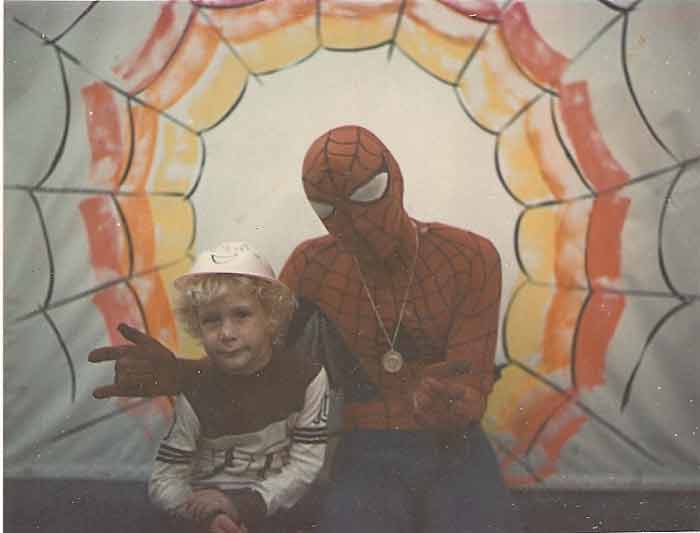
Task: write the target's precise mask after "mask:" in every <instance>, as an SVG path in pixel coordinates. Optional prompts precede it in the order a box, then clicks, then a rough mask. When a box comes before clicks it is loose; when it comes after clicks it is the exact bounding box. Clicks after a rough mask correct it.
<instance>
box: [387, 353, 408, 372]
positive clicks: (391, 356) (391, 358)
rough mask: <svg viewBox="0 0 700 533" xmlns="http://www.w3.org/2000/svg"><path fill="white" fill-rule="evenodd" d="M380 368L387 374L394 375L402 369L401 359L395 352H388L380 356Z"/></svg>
mask: <svg viewBox="0 0 700 533" xmlns="http://www.w3.org/2000/svg"><path fill="white" fill-rule="evenodd" d="M382 366H383V367H384V370H386V371H387V372H389V374H396V373H397V372H398V371H399V370H401V367H403V357H402V356H401V354H400V353H399V352H397V351H396V350H389V351H388V352H386V353H385V354H384V355H383V356H382Z"/></svg>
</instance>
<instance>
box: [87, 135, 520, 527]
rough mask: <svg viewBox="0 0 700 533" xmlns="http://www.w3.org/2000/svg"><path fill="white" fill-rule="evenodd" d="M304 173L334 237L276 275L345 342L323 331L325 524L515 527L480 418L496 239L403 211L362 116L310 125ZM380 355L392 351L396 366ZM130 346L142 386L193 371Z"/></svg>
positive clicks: (496, 276)
mask: <svg viewBox="0 0 700 533" xmlns="http://www.w3.org/2000/svg"><path fill="white" fill-rule="evenodd" d="M302 175H303V184H304V189H305V191H306V194H307V197H308V198H309V201H310V202H311V205H312V206H313V208H314V210H315V211H316V213H317V214H318V216H319V217H320V218H321V220H322V222H323V223H324V225H325V226H326V228H327V229H328V231H329V235H326V236H324V237H320V238H316V239H311V240H308V241H305V242H303V243H301V244H300V245H299V246H298V247H297V248H296V249H295V250H294V252H293V253H292V254H291V256H290V257H289V259H288V260H287V262H286V264H285V266H284V267H283V269H282V272H281V274H280V279H281V280H282V281H284V282H285V283H286V284H287V285H288V286H289V287H290V288H291V289H292V290H293V291H295V293H296V294H297V295H298V296H299V297H300V298H301V300H302V302H305V301H307V302H308V301H311V302H313V303H315V304H316V305H318V306H319V307H320V309H321V310H322V311H323V313H324V314H325V315H326V316H327V317H328V318H330V320H331V322H332V323H335V325H336V326H337V328H338V330H339V331H340V334H341V335H342V338H343V339H344V341H345V345H346V346H347V349H346V348H345V347H342V346H339V345H338V344H337V343H335V344H333V343H332V342H331V343H329V344H327V345H328V346H330V345H333V346H334V348H332V349H326V350H325V353H324V354H322V356H323V357H325V360H326V366H327V368H328V370H329V374H330V377H331V382H332V383H334V384H335V386H336V387H338V386H339V387H340V388H341V390H342V391H343V394H344V399H345V401H344V408H343V422H344V430H345V432H344V435H343V438H342V439H341V443H340V446H339V448H338V450H337V453H336V456H335V460H334V468H333V478H334V483H333V485H332V487H331V489H330V490H329V491H328V493H327V497H326V504H325V512H324V516H323V520H322V523H321V531H328V532H331V533H338V532H343V531H367V532H373V531H376V532H392V531H395V532H414V531H425V532H451V531H454V532H457V531H517V530H518V529H519V527H518V525H517V523H516V522H517V518H516V517H513V516H512V515H511V513H510V496H509V494H508V492H507V490H506V488H505V486H504V485H503V482H502V479H501V477H500V472H499V470H498V465H497V461H496V458H495V455H494V453H493V450H492V449H491V447H490V445H489V443H488V441H487V440H486V438H485V437H484V435H483V432H482V431H481V428H480V426H479V420H480V419H481V417H482V415H483V412H484V409H485V406H486V397H487V395H488V394H489V392H490V390H491V388H492V385H493V381H494V352H495V346H496V339H497V329H498V315H499V303H500V294H501V269H500V259H499V256H498V253H497V252H496V249H495V248H494V247H493V245H492V244H491V243H490V242H489V241H488V240H487V239H485V238H483V237H480V236H478V235H475V234H473V233H470V232H468V231H465V230H462V229H458V228H454V227H450V226H447V225H444V224H440V223H425V222H420V221H417V220H414V219H412V218H411V217H410V216H409V215H408V214H407V213H406V211H405V210H404V207H403V177H402V175H401V171H400V169H399V166H398V164H397V162H396V160H395V159H394V157H393V156H392V154H391V152H390V151H389V150H388V149H387V148H386V146H384V144H383V143H382V142H381V141H380V140H379V139H378V138H377V137H376V136H375V135H374V134H372V133H371V132H370V131H368V130H366V129H364V128H361V127H359V126H342V127H339V128H335V129H333V130H331V131H329V132H327V133H325V134H324V135H322V136H321V137H319V138H318V139H317V140H316V141H315V142H314V143H313V144H312V145H311V147H310V148H309V150H308V152H307V154H306V157H305V159H304V163H303V169H302ZM307 329H308V328H307ZM292 330H294V328H292ZM118 349H119V348H112V349H111V350H118ZM103 350H110V349H103ZM387 352H392V353H393V352H397V353H398V354H400V357H399V362H398V364H387V363H386V361H385V354H386V353H387ZM113 358H118V357H117V354H116V353H114V354H113V355H111V356H105V355H104V354H103V355H100V356H98V357H94V358H93V359H94V360H103V359H113ZM140 359H141V361H140V362H139V364H138V365H136V364H135V365H134V372H138V373H140V375H141V376H151V377H153V375H155V376H156V377H155V381H156V382H159V383H161V385H160V387H159V385H158V383H154V382H153V380H151V381H149V382H148V383H144V384H143V385H144V387H145V388H146V390H148V393H149V394H151V395H152V394H156V393H158V392H161V393H167V394H172V389H173V387H174V388H175V389H178V390H179V389H182V388H183V387H187V383H188V382H189V381H190V379H191V378H192V375H193V369H194V368H195V367H194V365H192V364H190V363H189V362H187V364H185V365H183V364H182V363H183V362H182V361H181V360H178V362H179V363H180V366H179V370H178V371H177V372H176V371H175V369H174V365H173V364H172V362H173V361H174V359H173V358H172V357H168V356H167V355H166V354H161V355H160V356H159V357H158V361H156V358H152V360H153V361H154V367H155V368H151V367H148V365H146V367H144V363H143V357H141V358H140ZM118 363H119V361H118ZM122 363H123V362H122ZM394 363H396V361H394ZM128 367H129V364H122V368H121V369H120V368H119V365H117V382H118V383H119V382H121V383H123V384H124V386H125V387H128V386H129V385H128V384H130V383H131V382H132V381H133V380H134V379H136V381H138V378H133V376H132V379H130V378H129V376H128V375H127V374H128ZM176 374H178V377H175V376H176ZM173 383H175V384H174V385H173ZM165 384H169V385H168V386H166V385H165ZM114 387H116V386H110V387H109V388H108V389H109V390H110V393H113V392H114V390H113V389H114ZM129 390H130V391H131V392H130V395H134V392H133V390H134V389H133V388H132V389H129ZM105 394H106V392H105ZM137 395H138V394H137ZM426 430H427V431H426Z"/></svg>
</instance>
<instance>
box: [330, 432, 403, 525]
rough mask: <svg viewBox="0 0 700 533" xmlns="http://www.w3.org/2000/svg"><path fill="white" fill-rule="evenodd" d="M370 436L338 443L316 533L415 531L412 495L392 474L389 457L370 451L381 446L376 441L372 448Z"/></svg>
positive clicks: (345, 439) (371, 436)
mask: <svg viewBox="0 0 700 533" xmlns="http://www.w3.org/2000/svg"><path fill="white" fill-rule="evenodd" d="M373 438H374V435H370V436H369V437H367V435H362V436H361V438H360V439H359V440H357V439H353V438H352V437H350V438H347V437H346V438H344V441H343V442H341V444H340V446H339V448H338V450H337V452H336V456H335V462H334V472H333V481H332V482H331V484H330V486H329V491H328V493H327V494H326V496H325V499H324V505H323V512H322V517H321V527H320V528H319V530H318V531H319V532H320V533H357V532H359V531H361V532H363V533H415V523H416V515H415V512H416V511H415V497H414V496H413V495H411V493H410V491H409V490H407V488H406V486H405V484H403V483H402V482H401V480H400V478H399V476H397V475H396V472H395V471H394V470H393V468H394V465H393V461H391V460H390V456H387V455H386V454H374V453H373V452H374V451H375V450H376V449H381V448H382V445H383V443H382V442H381V441H378V442H377V447H376V448H375V447H373V446H372V442H371V439H373ZM368 439H369V440H368ZM384 449H386V448H384Z"/></svg>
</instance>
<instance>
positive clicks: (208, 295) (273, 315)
mask: <svg viewBox="0 0 700 533" xmlns="http://www.w3.org/2000/svg"><path fill="white" fill-rule="evenodd" d="M241 289H242V290H245V291H247V293H248V294H254V295H255V296H256V297H257V299H258V301H259V302H260V305H261V306H262V308H263V311H264V312H265V315H266V316H267V320H268V331H269V332H270V335H271V336H272V344H273V345H274V346H279V345H281V344H282V343H283V342H284V339H285V337H286V335H287V330H288V329H289V323H290V322H291V319H292V314H293V313H294V310H295V309H296V306H297V301H296V298H295V297H294V295H293V294H292V291H291V290H289V288H288V287H287V286H286V285H284V284H283V283H272V282H270V281H268V280H264V279H261V278H254V277H249V276H244V275H232V274H209V275H204V276H198V277H196V278H195V279H193V280H191V281H189V282H188V283H187V284H186V285H185V286H184V287H182V288H181V289H180V290H179V291H178V292H177V295H176V298H175V314H176V315H177V318H178V320H179V321H180V323H181V324H182V326H183V327H184V328H185V331H187V333H189V334H190V335H191V336H192V337H193V338H195V339H196V340H198V341H200V342H201V340H202V331H201V329H200V324H199V316H198V309H199V307H200V306H202V305H205V304H207V303H209V302H211V301H212V300H213V299H215V298H218V297H219V296H221V295H222V294H224V293H225V292H228V291H233V290H241Z"/></svg>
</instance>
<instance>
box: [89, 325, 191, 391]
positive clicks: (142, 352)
mask: <svg viewBox="0 0 700 533" xmlns="http://www.w3.org/2000/svg"><path fill="white" fill-rule="evenodd" d="M117 329H118V330H119V333H121V334H122V336H123V337H124V338H125V339H126V340H128V341H131V342H132V343H133V344H124V345H120V346H108V347H105V348H97V349H96V350H93V351H92V352H90V354H89V355H88V361H90V362H91V363H100V362H103V361H115V365H114V384H112V385H105V386H103V387H98V388H96V389H95V390H94V391H93V393H92V395H93V396H94V397H95V398H110V397H112V396H139V397H152V396H165V395H174V394H177V393H179V392H181V390H182V387H181V386H180V383H179V381H180V380H179V379H178V377H179V371H178V367H179V363H178V359H176V358H175V355H174V354H173V353H172V352H171V351H170V350H168V349H167V348H166V347H165V346H163V345H162V344H161V343H160V342H158V341H157V340H156V339H154V338H153V337H150V336H148V335H146V334H145V333H142V332H140V331H139V330H137V329H134V328H132V327H130V326H127V325H126V324H120V325H119V327H118V328H117Z"/></svg>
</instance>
